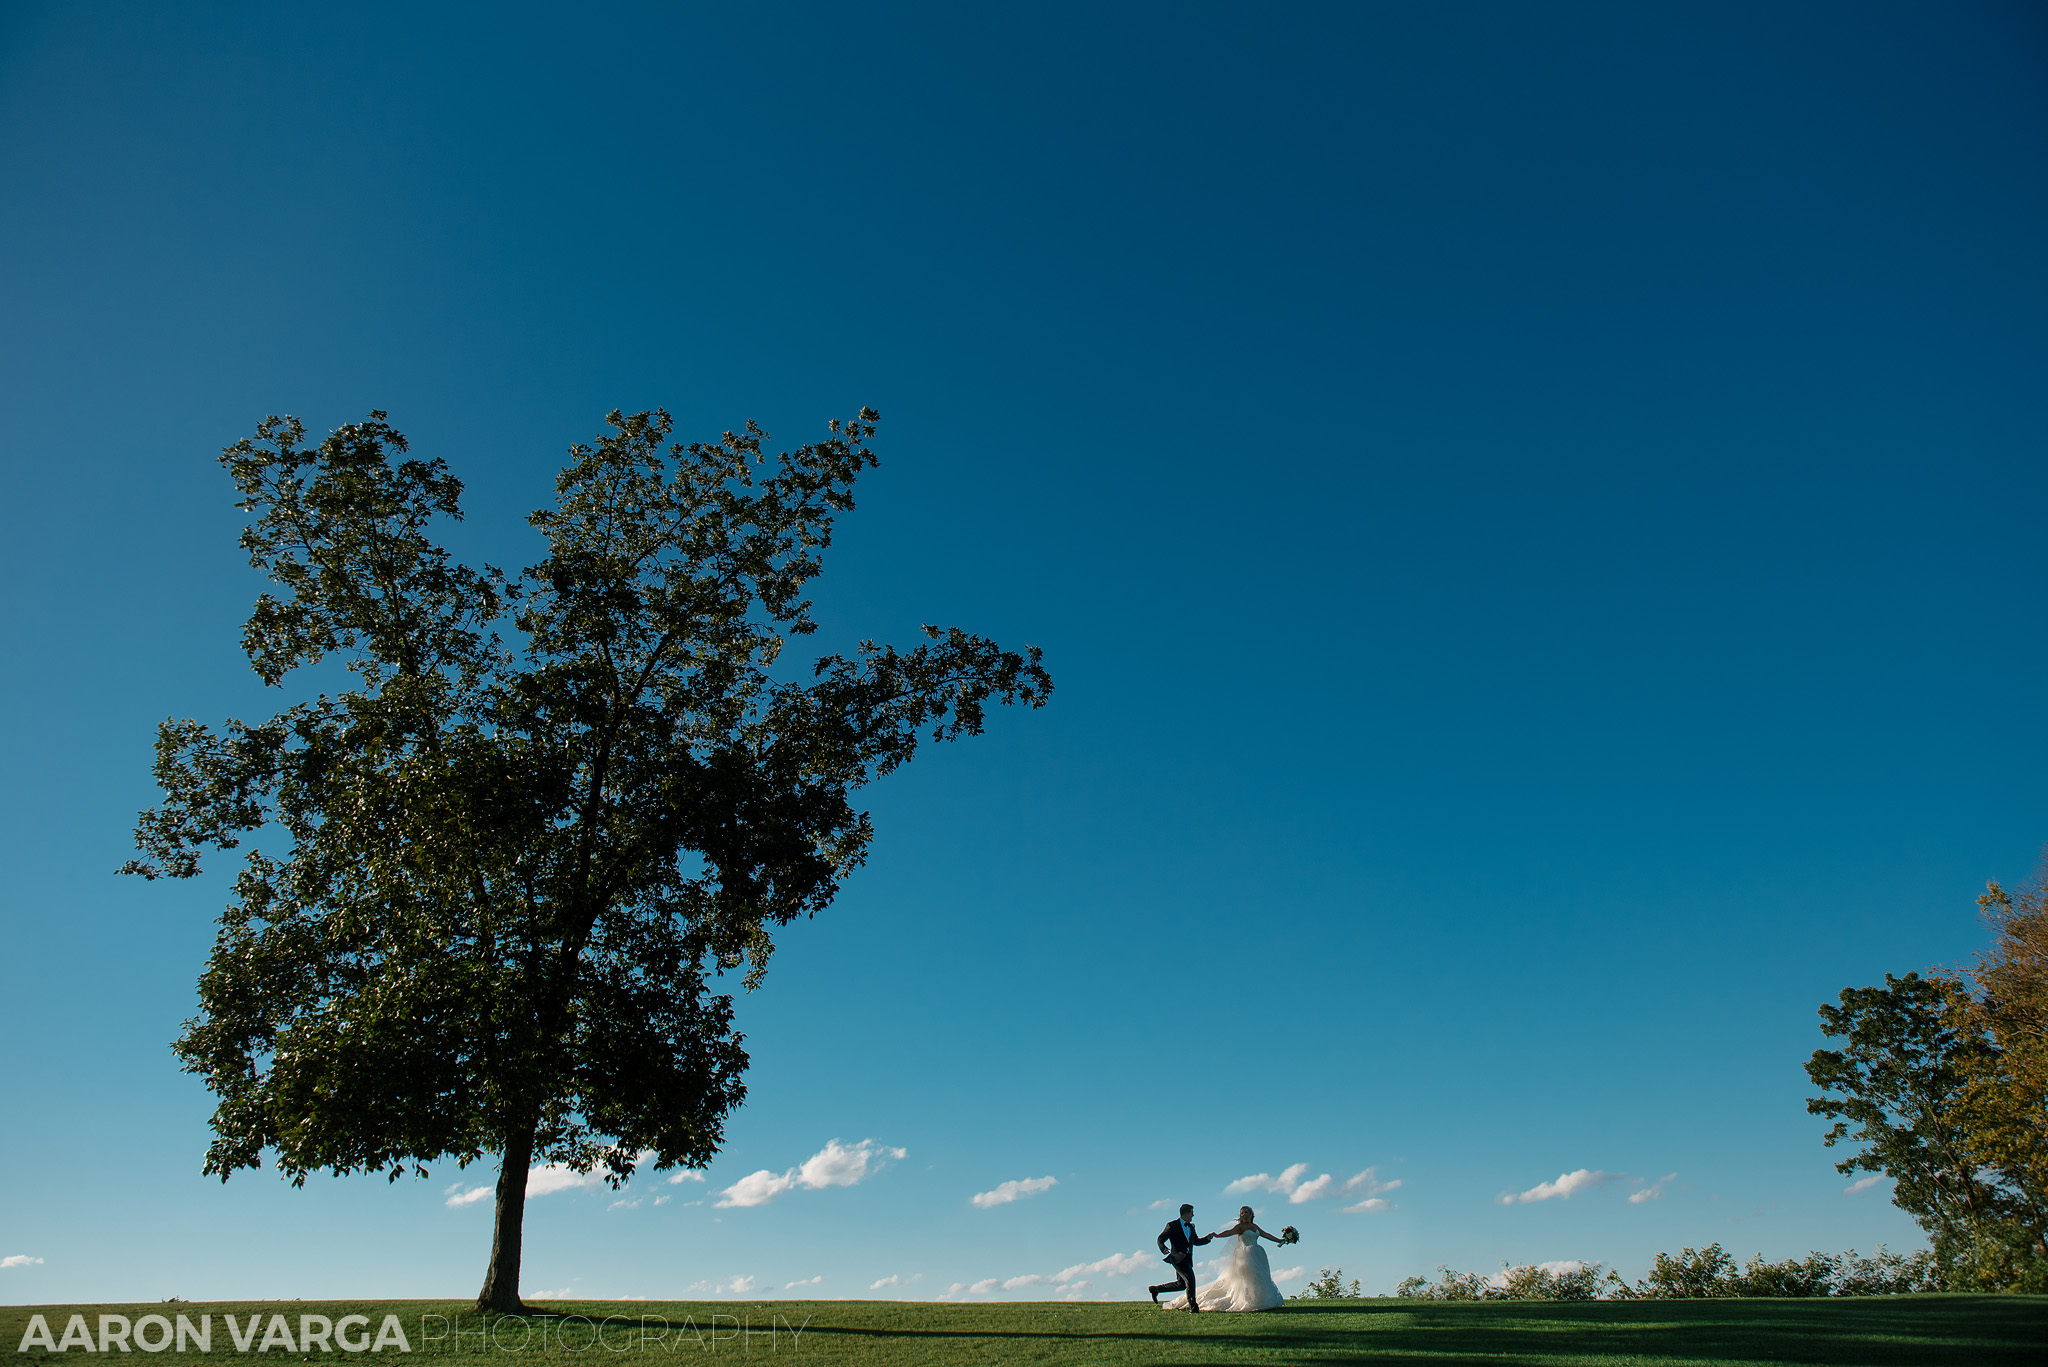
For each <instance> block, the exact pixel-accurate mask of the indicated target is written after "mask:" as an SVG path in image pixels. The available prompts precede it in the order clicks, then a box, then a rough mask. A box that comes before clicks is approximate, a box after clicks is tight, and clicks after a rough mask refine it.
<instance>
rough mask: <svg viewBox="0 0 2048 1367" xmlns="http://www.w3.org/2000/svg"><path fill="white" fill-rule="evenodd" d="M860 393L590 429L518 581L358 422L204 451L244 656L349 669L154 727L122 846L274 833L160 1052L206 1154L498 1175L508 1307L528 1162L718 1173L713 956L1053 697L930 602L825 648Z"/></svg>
mask: <svg viewBox="0 0 2048 1367" xmlns="http://www.w3.org/2000/svg"><path fill="white" fill-rule="evenodd" d="M876 421H877V415H876V414H875V413H874V412H873V411H872V410H868V409H862V410H861V412H860V414H859V416H858V417H856V418H854V419H853V420H851V421H847V422H843V423H842V422H839V421H834V422H833V423H831V424H830V428H829V435H828V437H827V438H826V439H825V440H823V441H819V442H815V443H812V444H808V445H804V446H801V447H798V448H797V449H795V450H793V451H789V452H787V453H784V454H781V455H778V456H776V457H773V458H772V459H771V458H769V457H767V456H765V455H764V454H763V451H762V440H763V438H764V436H765V434H764V433H763V432H761V430H760V429H759V428H758V427H756V426H754V425H753V424H752V423H749V424H748V425H747V427H746V429H745V430H744V431H743V432H740V433H732V432H728V433H725V434H724V435H723V436H722V437H721V438H720V439H719V440H718V441H717V442H712V443H703V442H693V443H682V442H671V441H670V435H671V426H672V425H671V421H670V418H669V416H668V414H667V413H665V412H661V411H654V412H646V413H637V414H633V415H631V416H627V415H624V414H621V413H618V412H613V413H612V414H610V415H609V423H610V429H611V430H610V431H609V432H607V433H606V434H605V435H604V436H603V437H601V438H600V439H599V440H597V441H596V442H594V443H591V444H588V445H578V446H576V447H573V448H572V449H571V451H570V457H569V460H568V463H567V465H566V466H565V468H564V469H563V470H562V472H561V475H560V477H559V479H558V480H557V482H556V494H557V497H556V499H555V502H554V504H553V506H551V507H547V508H543V509H541V510H540V511H538V512H535V513H534V514H533V515H532V516H531V518H530V519H529V521H530V522H531V524H532V525H533V526H534V527H535V528H536V529H538V530H539V531H540V533H541V534H542V535H543V536H544V537H545V539H546V554H545V555H544V556H543V557H542V558H541V559H540V560H539V561H538V562H537V563H535V564H534V565H532V566H531V567H529V568H527V569H525V570H524V571H522V572H520V573H518V574H507V573H505V572H503V571H500V570H498V569H496V568H494V567H492V566H489V565H485V566H483V567H481V568H472V567H469V566H466V565H463V564H461V563H459V562H458V561H457V560H455V558H454V557H453V556H452V555H451V554H450V553H449V552H448V551H447V550H446V549H445V548H444V547H443V546H442V545H440V544H439V543H438V542H437V541H436V540H435V539H434V531H435V527H436V524H437V522H439V521H442V520H453V519H459V518H460V517H461V515H462V514H461V506H460V505H461V493H462V485H461V483H460V481H458V480H457V479H456V478H455V477H454V476H453V475H452V474H450V473H449V471H448V469H447V467H446V465H445V463H444V462H442V461H440V460H424V461H423V460H420V459H417V458H413V457H411V456H409V454H408V448H407V444H406V440H405V438H404V437H403V436H402V435H401V434H400V433H399V432H397V431H396V430H394V429H393V428H392V427H391V426H390V425H389V424H388V423H387V422H386V420H385V414H383V413H382V412H373V413H372V414H371V415H370V416H369V418H368V420H367V421H365V422H362V423H355V424H351V425H349V426H345V427H342V428H340V429H338V430H336V431H335V432H333V433H332V434H331V435H330V436H328V437H327V438H326V439H325V440H322V441H319V442H318V443H316V444H310V445H309V444H307V442H306V437H305V430H304V428H303V427H302V425H301V424H300V423H299V422H297V421H296V420H294V419H291V418H278V417H272V418H269V419H266V420H265V421H264V422H263V423H262V425H261V426H260V427H259V428H258V429H257V431H256V434H255V435H254V437H252V438H250V439H248V440H245V441H241V442H238V443H236V444H235V445H233V446H230V447H228V448H227V449H226V450H225V451H224V452H223V453H222V457H221V463H222V464H223V466H225V468H226V469H227V471H228V473H229V475H230V476H231V477H232V479H233V481H234V484H235V487H236V489H237V490H238V491H239V493H240V496H241V497H240V503H239V505H238V506H239V507H241V508H242V509H243V510H244V511H246V512H247V513H248V514H249V515H250V522H249V525H248V527H247V529H246V530H245V531H244V533H243V535H242V542H241V544H242V546H243V547H244V548H245V549H246V550H247V551H248V553H249V559H250V564H251V565H252V566H253V567H254V568H256V569H258V570H261V571H263V572H264V573H265V574H267V575H268V576H269V578H270V580H271V582H272V585H273V589H272V591H269V592H265V593H264V594H263V595H262V597H261V598H259V599H258V601H257V603H256V606H255V610H254V611H253V612H252V613H251V615H250V618H249V621H248V625H247V627H246V629H245V631H244V633H243V648H244V650H245V651H246V653H247V655H248V658H249V662H250V664H251V666H252V667H253V668H254V669H255V671H256V672H257V673H258V674H259V675H260V676H261V677H262V679H263V681H264V682H265V683H266V684H268V685H272V686H282V685H284V684H285V682H286V681H287V680H288V679H289V678H290V677H291V676H293V675H294V673H295V672H297V671H302V670H306V669H308V668H309V667H312V666H315V665H318V664H320V663H321V662H322V661H325V660H327V659H329V657H335V658H337V659H339V660H340V661H342V662H344V663H345V664H346V667H347V669H348V670H349V671H350V672H351V673H352V674H353V676H354V678H353V681H352V684H351V686H348V687H344V688H341V689H339V690H337V691H334V692H332V693H321V694H319V695H318V696H316V697H312V698H306V699H302V700H301V701H298V702H295V703H292V704H291V705H289V706H287V707H285V708H284V709H283V710H281V711H279V712H277V713H276V714H275V715H274V716H272V717H270V718H268V719H266V720H263V721H258V722H253V723H250V722H242V721H237V720H229V721H227V722H226V723H225V724H224V725H223V726H221V727H220V728H218V729H215V728H213V727H210V726H207V725H204V724H202V723H200V722H197V721H190V720H187V721H178V720H172V721H166V722H165V723H163V725H162V726H161V727H160V728H159V732H158V738H157V748H156V777H157V781H158V783H159V785H160V786H161V788H162V790H163V794H164V797H163V801H162V802H161V803H160V804H159V805H158V806H157V807H155V808H153V809H151V810H149V811H147V812H144V813H143V814H142V816H141V818H140V821H139V823H138V825H137V829H136V840H137V844H138V847H139V849H140V852H141V857H140V858H139V859H137V860H134V861H132V862H131V863H130V864H128V865H127V866H126V871H129V872H134V873H139V874H141V875H142V876H144V877H147V878H155V877H159V876H169V877H177V878H184V877H191V876H193V875H194V874H196V873H197V872H198V871H199V869H200V857H201V855H202V853H203V852H204V851H205V850H206V849H209V848H214V849H220V850H232V849H236V848H237V847H238V846H239V844H240V842H241V841H242V840H243V839H244V838H245V837H249V836H251V835H252V834H253V833H259V832H260V833H261V838H262V840H263V842H264V844H265V845H267V846H269V850H268V851H267V852H266V850H264V849H262V848H252V849H251V850H249V851H248V852H247V854H246V855H245V857H244V859H243V863H242V868H241V871H240V874H239V876H238V878H237V879H236V882H235V888H234V894H233V899H232V901H231V903H230V905H229V906H228V908H227V909H226V911H225V912H224V913H223V914H222V916H221V919H220V926H219V933H218V938H217V942H216V945H215V948H214V951H213V954H212V957H211V959H210V960H209V962H208V964H207V966H206V969H205V971H204V973H203V975H202V977H201V978H200V982H199V1013H198V1014H197V1015H196V1016H195V1017H194V1018H193V1019H192V1020H190V1021H188V1022H187V1023H186V1028H185V1031H184V1033H183V1035H182V1036H181V1038H180V1039H179V1041H178V1043H177V1046H176V1049H177V1053H178V1056H179V1057H180V1058H181V1059H182V1060H183V1062H184V1065H185V1067H186V1068H187V1069H188V1070H190V1071H192V1072H195V1073H197V1074H199V1075H200V1076H201V1077H203V1078H204V1079H205V1081H206V1083H207V1085H208V1086H209V1087H210V1088H211V1089H212V1090H213V1091H214V1092H215V1093H216V1094H217V1095H218V1099H219V1100H218V1106H217V1108H216V1110H215V1113H214V1117H213V1129H214V1132H215V1138H214V1140H213V1143H212V1146H211V1148H210V1149H209V1151H208V1153H207V1157H206V1170H207V1171H208V1172H210V1173H217V1174H219V1175H220V1176H221V1177H222V1178H223V1180H225V1179H226V1178H227V1177H228V1176H229V1175H230V1174H232V1173H234V1172H236V1171H238V1170H241V1169H245V1168H256V1167H260V1166H261V1165H262V1154H263V1153H264V1151H265V1150H268V1151H269V1152H270V1153H271V1154H272V1155H273V1162H274V1163H275V1165H276V1166H277V1167H278V1168H279V1169H280V1170H281V1171H282V1172H283V1173H284V1174H285V1175H287V1176H288V1177H290V1178H291V1179H292V1180H293V1181H295V1182H298V1181H303V1180H304V1178H305V1176H306V1175H307V1174H308V1173H310V1172H313V1171H316V1170H327V1171H332V1172H336V1173H348V1172H355V1171H382V1172H385V1173H387V1174H389V1175H390V1176H391V1178H392V1179H393V1180H396V1178H397V1177H398V1176H400V1175H401V1174H403V1173H405V1172H407V1171H413V1172H418V1173H420V1174H422V1175H424V1173H425V1171H426V1168H425V1165H426V1164H427V1163H428V1162H430V1161H434V1160H436V1159H439V1158H443V1157H452V1158H454V1159H455V1160H457V1161H458V1162H461V1163H463V1164H467V1163H470V1162H475V1161H478V1160H480V1159H482V1158H484V1156H485V1155H496V1156H497V1157H498V1159H499V1163H500V1177H499V1181H498V1189H497V1222H496V1228H495V1231H494V1236H493V1247H492V1257H491V1263H490V1267H489V1271H488V1272H487V1274H486V1277H485V1282H484V1286H483V1290H482V1292H481V1293H480V1294H479V1304H480V1305H481V1306H486V1307H490V1308H496V1309H500V1310H510V1309H514V1308H517V1307H518V1305H519V1294H518V1277H519V1254H520V1230H521V1222H522V1219H523V1211H524V1201H525V1183H526V1175H527V1172H528V1169H529V1167H530V1165H532V1164H533V1163H535V1162H536V1161H553V1162H562V1163H567V1164H569V1165H571V1166H573V1167H575V1168H576V1169H578V1170H579V1171H585V1172H588V1171H592V1170H602V1171H603V1172H604V1173H605V1174H606V1175H607V1177H608V1179H609V1180H611V1181H612V1182H614V1183H615V1184H616V1183H617V1182H620V1181H623V1180H624V1179H625V1178H626V1177H628V1176H630V1175H631V1174H632V1172H633V1171H634V1169H635V1167H636V1166H637V1165H639V1164H640V1163H642V1162H647V1161H651V1162H652V1163H653V1164H654V1165H655V1166H657V1167H668V1166H676V1165H681V1166H701V1165H702V1164H704V1163H705V1162H707V1161H708V1160H709V1159H710V1158H711V1156H712V1155H713V1154H714V1153H715V1152H716V1151H717V1149H718V1147H719V1145H720V1142H721V1139H722V1124H723V1118H724V1117H725V1116H726V1115H727V1114H728V1113H729V1112H730V1111H731V1110H732V1108H733V1107H735V1106H737V1105H739V1104H740V1103H741V1101H742V1100H743V1099H744V1097H745V1095H746V1088H745V1085H744V1083H743V1081H742V1077H743V1074H744V1072H745V1069H746V1066H747V1056H746V1054H745V1052H744V1049H743V1047H742V1040H743V1037H742V1036H741V1035H740V1034H739V1033H738V1032H737V1031H736V1030H735V1029H734V1028H733V1004H732V999H731V997H730V995H728V994H721V993H718V992H716V991H714V990H713V988H714V983H715V980H716V979H717V978H718V977H719V976H720V975H722V974H725V973H729V972H737V971H743V981H744V982H745V983H746V984H747V985H748V986H752V985H753V984H755V983H756V982H758V981H759V978H760V975H761V973H762V971H763V970H764V968H765V966H766V965H767V963H768V959H769V956H770V954H771V952H772V950H773V948H774V932H775V930H776V928H777V927H780V926H782V925H785V924H787V923H788V922H790V921H792V920H794V919H797V918H799V917H805V916H810V915H814V914H816V913H817V912H818V911H820V910H823V909H824V908H825V907H826V906H828V905H829V904H830V903H831V901H832V899H833V896H834V894H835V893H836V892H837V890H838V888H839V885H840V882H841V880H842V879H843V878H844V877H845V876H846V875H847V874H848V873H849V872H850V871H851V870H852V869H854V868H855V867H857V866H858V865H859V864H860V863H861V861H862V859H863V857H864V855H865V853H866V851H867V849H868V846H869V844H870V842H871V841H872V839H873V837H874V830H873V826H872V825H871V823H870V821H869V819H868V816H867V814H866V813H865V812H863V811H860V810H858V809H857V808H856V807H855V806H854V805H853V802H852V797H853V794H854V792H855V790H856V789H858V788H860V787H861V786H863V785H864V784H866V783H868V782H869V781H871V780H872V779H874V778H876V777H878V776H880V775H883V774H886V773H888V772H890V771H891V770H893V769H895V768H896V767H897V766H899V765H901V764H903V763H905V762H906V761H908V760H909V759H911V757H912V756H913V755H914V754H915V753H916V751H917V748H918V746H919V745H920V744H921V743H922V742H924V741H927V740H930V741H946V740H951V739H954V738H956V737H959V736H962V735H971V734H975V733H978V732H979V731H980V730H981V729H982V726H983V722H984V717H985V711H986V708H987V706H988V705H989V704H990V703H998V704H1021V705H1024V706H1027V707H1038V706H1041V705H1043V703H1044V702H1045V700H1046V698H1047V696H1048V694H1049V693H1050V691H1051V688H1052V682H1051V678H1050V676H1049V675H1048V674H1047V672H1046V670H1045V668H1044V667H1043V665H1042V663H1041V661H1040V653H1039V651H1038V650H1037V649H1036V648H1027V649H1026V651H1025V652H1024V653H1022V654H1019V653H1016V652H1012V651H1007V650H1004V649H1002V648H1000V647H998V646H997V645H996V644H995V643H994V642H992V641H989V640H987V639H985V638H983V637H980V636H975V635H971V634H969V633H967V632H965V631H962V630H960V629H959V628H946V629H941V628H938V627H933V626H925V627H923V628H922V635H923V639H922V640H921V641H919V642H918V644H917V645H916V646H915V647H914V648H912V649H909V650H898V649H896V648H894V647H892V646H888V645H877V644H875V643H874V642H872V641H862V642H860V643H859V644H858V646H857V647H855V648H854V649H852V650H850V651H848V652H844V653H834V654H827V655H823V656H821V657H817V658H815V659H814V660H812V661H811V662H810V666H809V668H808V669H793V668H790V667H788V666H787V665H786V664H784V662H783V661H782V653H783V650H784V648H785V646H786V645H787V644H788V643H789V642H790V640H791V639H792V638H795V637H804V636H809V635H812V634H813V633H814V632H815V630H816V623H815V622H814V620H813V617H812V612H811V603H810V601H809V600H808V599H807V598H806V597H805V596H804V593H805V587H806V585H807V583H808V582H809V581H810V580H812V579H813V578H815V577H816V576H817V575H818V574H819V572H820V570H821V568H822V562H821V555H822V553H823V552H824V550H825V549H826V548H827V547H828V546H829V545H830V544H831V539H832V531H833V525H834V520H835V519H836V518H837V517H838V516H839V515H841V514H844V513H847V512H850V511H852V509H853V507H854V501H853V493H852V491H853V485H854V482H855V480H856V479H857V478H858V476H859V475H860V474H861V473H862V472H863V471H864V470H866V469H868V468H870V467H872V466H873V465H874V464H875V457H874V455H873V453H872V452H871V450H870V449H869V446H868V442H869V440H870V439H871V437H872V436H873V434H874V431H875V424H876Z"/></svg>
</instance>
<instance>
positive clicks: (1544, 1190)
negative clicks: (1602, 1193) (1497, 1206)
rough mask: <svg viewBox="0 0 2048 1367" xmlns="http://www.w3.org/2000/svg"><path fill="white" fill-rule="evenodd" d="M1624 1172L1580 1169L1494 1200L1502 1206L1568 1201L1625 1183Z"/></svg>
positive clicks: (1506, 1193)
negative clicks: (1597, 1188)
mask: <svg viewBox="0 0 2048 1367" xmlns="http://www.w3.org/2000/svg"><path fill="white" fill-rule="evenodd" d="M1627 1178H1628V1174H1627V1173H1625V1172H1598V1171H1595V1170H1594V1169H1591V1168H1580V1169H1579V1170H1578V1171H1577V1172H1566V1173H1560V1174H1558V1178H1557V1180H1556V1181H1555V1182H1538V1183H1537V1184H1536V1185H1535V1186H1533V1187H1531V1188H1529V1189H1528V1190H1527V1191H1525V1192H1520V1193H1515V1192H1506V1191H1504V1192H1502V1193H1501V1194H1500V1195H1499V1196H1498V1197H1496V1198H1495V1199H1496V1200H1498V1201H1499V1202H1500V1203H1501V1204H1502V1205H1504V1206H1516V1205H1527V1204H1528V1203H1529V1202H1531V1201H1548V1200H1552V1199H1553V1198H1554V1199H1556V1200H1560V1201H1565V1200H1570V1199H1571V1196H1572V1194H1573V1193H1574V1192H1580V1191H1591V1190H1592V1189H1593V1188H1594V1187H1604V1186H1606V1185H1607V1184H1608V1183H1609V1182H1621V1181H1626V1180H1627Z"/></svg>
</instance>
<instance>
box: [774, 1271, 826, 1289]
mask: <svg viewBox="0 0 2048 1367" xmlns="http://www.w3.org/2000/svg"><path fill="white" fill-rule="evenodd" d="M824 1280H825V1274H824V1273H822V1272H820V1273H819V1274H818V1275H817V1276H815V1277H807V1278H805V1279H804V1280H803V1281H800V1282H790V1283H788V1284H787V1285H785V1286H784V1287H783V1288H782V1289H783V1290H784V1291H794V1290H796V1289H797V1288H798V1287H799V1286H816V1285H817V1284H818V1283H819V1282H822V1281H824Z"/></svg>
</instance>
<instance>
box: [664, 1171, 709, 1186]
mask: <svg viewBox="0 0 2048 1367" xmlns="http://www.w3.org/2000/svg"><path fill="white" fill-rule="evenodd" d="M703 1180H704V1174H703V1173H701V1172H698V1171H697V1170H696V1169H694V1168H684V1169H683V1170H682V1171H681V1172H678V1173H677V1174H676V1175H675V1176H673V1177H671V1178H669V1179H668V1184H669V1185H670V1186H675V1185H676V1184H677V1183H679V1182H701V1181H703Z"/></svg>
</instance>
